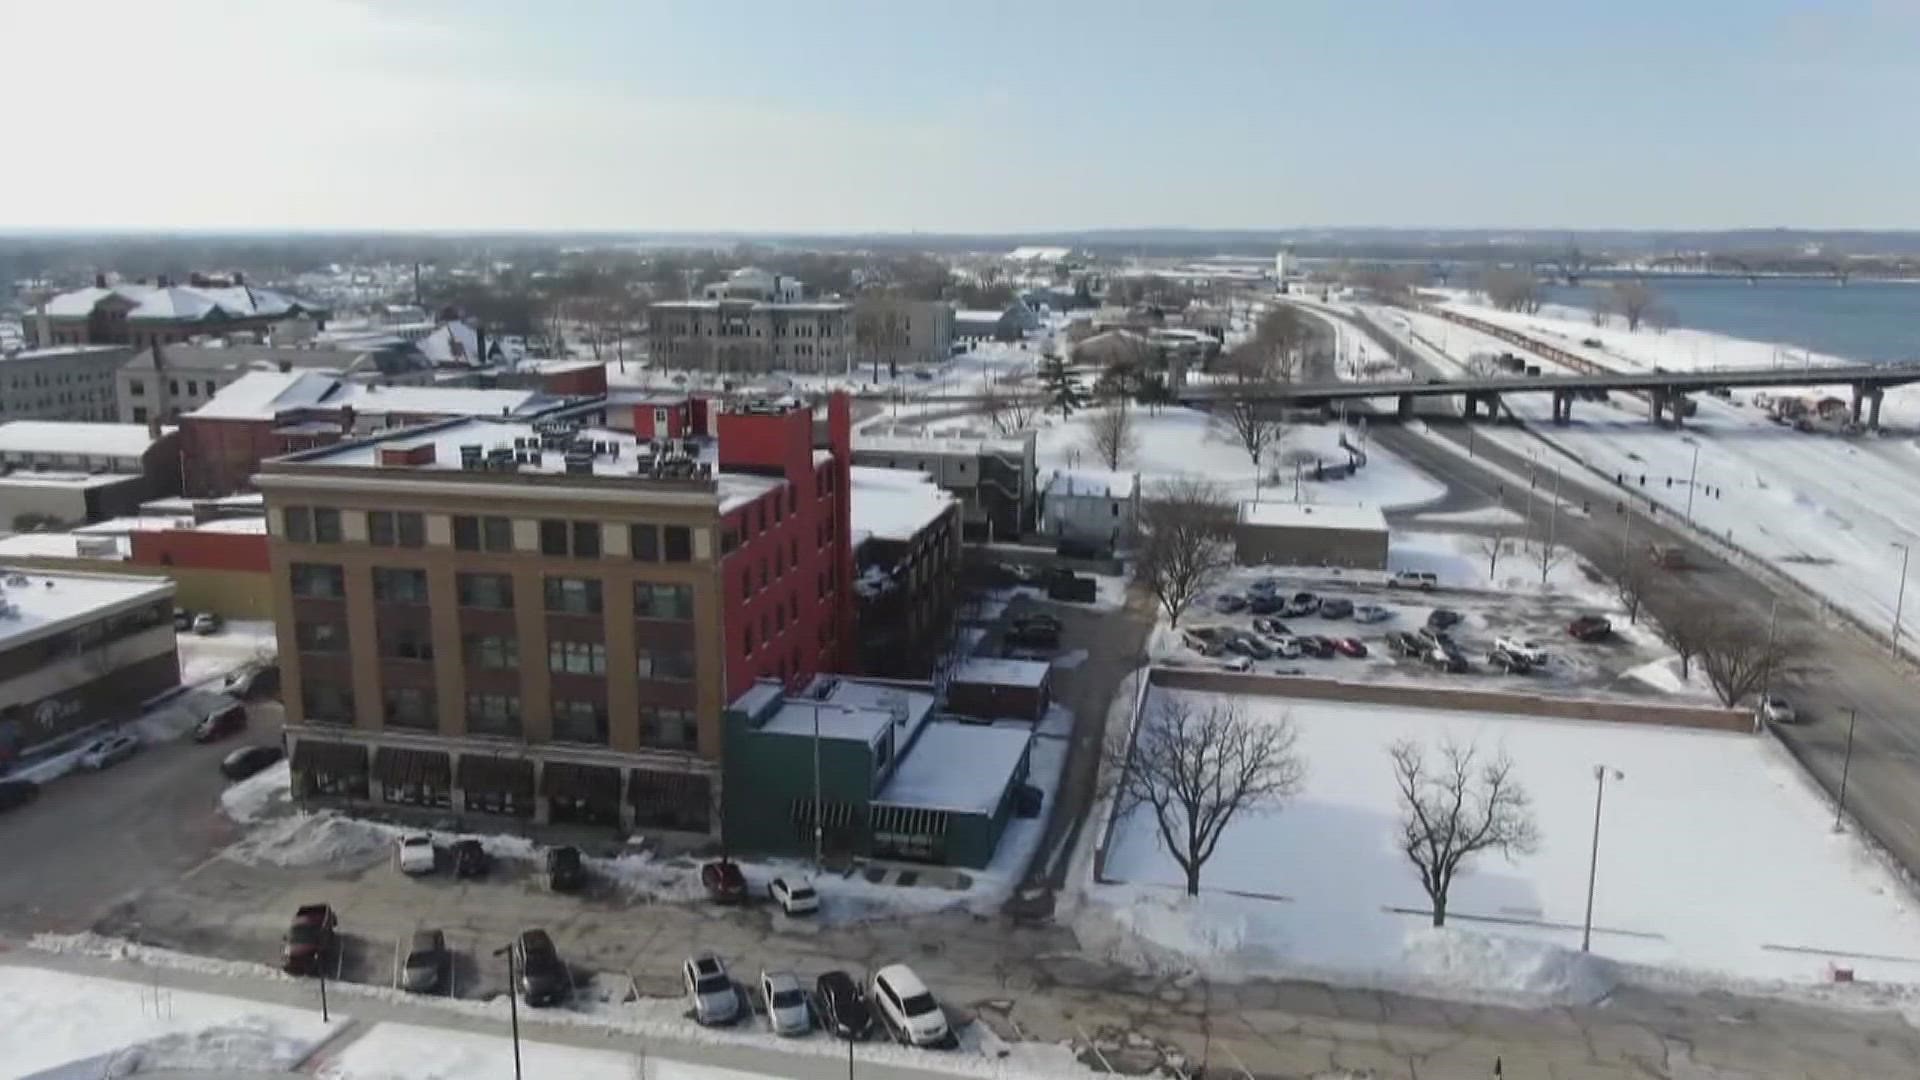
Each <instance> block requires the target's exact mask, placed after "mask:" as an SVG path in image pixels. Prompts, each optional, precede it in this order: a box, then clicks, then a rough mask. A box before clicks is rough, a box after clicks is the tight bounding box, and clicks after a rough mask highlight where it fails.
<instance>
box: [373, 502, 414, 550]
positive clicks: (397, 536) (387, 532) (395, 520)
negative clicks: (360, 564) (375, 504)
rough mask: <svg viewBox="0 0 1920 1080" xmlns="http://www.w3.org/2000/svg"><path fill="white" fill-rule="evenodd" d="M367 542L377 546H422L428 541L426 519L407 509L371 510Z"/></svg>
mask: <svg viewBox="0 0 1920 1080" xmlns="http://www.w3.org/2000/svg"><path fill="white" fill-rule="evenodd" d="M367 542H368V543H370V544H372V545H374V546H375V547H407V548H417V547H422V546H424V545H425V544H426V542H427V527H426V519H425V518H424V517H422V516H421V515H420V514H417V513H413V512H411V511H406V510H369V511H367Z"/></svg>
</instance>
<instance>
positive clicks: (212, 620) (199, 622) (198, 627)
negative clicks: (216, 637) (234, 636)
mask: <svg viewBox="0 0 1920 1080" xmlns="http://www.w3.org/2000/svg"><path fill="white" fill-rule="evenodd" d="M226 625H227V620H225V619H223V618H221V617H220V616H219V615H217V614H215V613H213V612H211V611H203V612H201V613H200V614H198V615H195V616H194V617H193V632H194V633H196V634H199V635H201V636H203V637H204V636H205V635H207V634H217V633H219V632H220V631H221V630H222V629H224V628H225V627H226Z"/></svg>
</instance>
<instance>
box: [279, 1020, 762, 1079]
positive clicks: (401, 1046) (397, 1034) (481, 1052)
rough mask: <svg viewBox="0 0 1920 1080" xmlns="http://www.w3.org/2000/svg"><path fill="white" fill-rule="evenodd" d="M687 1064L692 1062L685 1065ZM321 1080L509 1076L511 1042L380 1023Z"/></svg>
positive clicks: (535, 1046) (608, 1063) (553, 1069)
mask: <svg viewBox="0 0 1920 1080" xmlns="http://www.w3.org/2000/svg"><path fill="white" fill-rule="evenodd" d="M520 1058H521V1063H522V1066H523V1067H524V1070H525V1073H526V1074H527V1075H529V1076H565V1077H567V1078H568V1080H634V1078H635V1077H638V1076H641V1075H651V1076H654V1077H664V1076H686V1077H689V1078H692V1077H702V1078H712V1080H723V1078H729V1080H730V1078H733V1077H739V1078H742V1080H745V1078H747V1077H748V1076H750V1074H747V1073H734V1072H730V1071H724V1070H718V1069H716V1070H712V1071H707V1070H704V1069H697V1070H695V1071H690V1072H680V1071H678V1070H679V1069H680V1068H681V1067H680V1066H678V1065H674V1064H669V1063H665V1062H657V1063H656V1064H657V1065H659V1064H666V1065H668V1069H667V1070H664V1071H663V1070H660V1069H654V1070H651V1071H650V1073H648V1074H643V1073H642V1072H641V1063H642V1059H641V1058H640V1057H639V1056H638V1055H633V1054H623V1053H619V1052H617V1051H613V1050H587V1049H582V1048H579V1047H573V1046H557V1045H555V1044H553V1043H543V1042H535V1041H533V1040H530V1039H528V1040H522V1041H521V1043H520ZM689 1068H691V1067H689ZM315 1075H317V1076H318V1077H320V1080H512V1077H513V1043H512V1042H511V1041H510V1040H508V1039H506V1038H503V1037H501V1036H498V1035H478V1034H473V1033H471V1032H465V1031H446V1030H442V1029H440V1028H429V1027H420V1026H417V1025H414V1024H393V1023H386V1024H381V1025H380V1026H379V1027H376V1028H374V1029H373V1030H372V1031H369V1032H367V1033H366V1034H365V1035H362V1036H361V1037H360V1038H358V1039H355V1040H353V1041H352V1042H350V1043H348V1044H347V1045H346V1046H344V1047H342V1048H341V1049H339V1050H338V1051H336V1052H334V1053H332V1054H331V1055H330V1056H329V1058H328V1060H327V1063H326V1064H325V1065H323V1066H322V1067H321V1068H320V1071H319V1072H318V1073H316V1074H315Z"/></svg>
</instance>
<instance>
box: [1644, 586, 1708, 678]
mask: <svg viewBox="0 0 1920 1080" xmlns="http://www.w3.org/2000/svg"><path fill="white" fill-rule="evenodd" d="M1647 606H1648V607H1649V608H1650V609H1651V611H1650V614H1651V615H1652V616H1653V631H1654V633H1656V634H1658V635H1660V640H1661V641H1663V642H1665V643H1666V645H1667V648H1669V649H1672V650H1673V651H1674V652H1676V653H1678V654H1679V656H1680V679H1681V681H1682V682H1684V681H1686V680H1687V679H1690V678H1692V677H1693V658H1694V657H1696V656H1698V655H1700V650H1701V649H1702V648H1703V647H1705V645H1706V644H1707V642H1708V641H1709V640H1711V639H1713V638H1714V637H1715V636H1716V635H1718V634H1719V633H1720V631H1719V630H1718V628H1717V627H1716V623H1718V621H1719V618H1718V616H1716V615H1715V614H1714V613H1713V612H1712V611H1711V610H1710V609H1708V608H1706V607H1704V606H1702V605H1700V604H1698V603H1696V602H1693V601H1692V600H1690V599H1689V598H1687V597H1669V598H1667V599H1663V600H1661V601H1660V602H1658V603H1657V604H1648V605H1647Z"/></svg>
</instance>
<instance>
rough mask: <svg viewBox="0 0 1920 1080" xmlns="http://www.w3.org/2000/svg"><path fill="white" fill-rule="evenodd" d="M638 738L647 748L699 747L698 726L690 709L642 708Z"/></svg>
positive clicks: (676, 748) (682, 748)
mask: <svg viewBox="0 0 1920 1080" xmlns="http://www.w3.org/2000/svg"><path fill="white" fill-rule="evenodd" d="M640 737H641V740H642V741H644V742H645V743H646V744H647V745H648V746H660V747H665V748H667V749H671V750H692V749H694V748H695V747H697V746H699V745H700V725H699V724H698V723H697V722H696V721H695V720H694V718H693V710H692V709H665V708H653V707H643V708H642V709H641V710H640Z"/></svg>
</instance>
